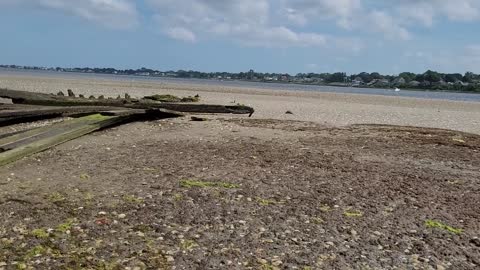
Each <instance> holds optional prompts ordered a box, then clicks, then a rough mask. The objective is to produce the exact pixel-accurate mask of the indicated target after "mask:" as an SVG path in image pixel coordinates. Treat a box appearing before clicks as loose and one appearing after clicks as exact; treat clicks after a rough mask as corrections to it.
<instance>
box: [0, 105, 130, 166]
mask: <svg viewBox="0 0 480 270" xmlns="http://www.w3.org/2000/svg"><path fill="white" fill-rule="evenodd" d="M134 116H135V114H131V115H124V116H107V115H101V114H93V115H89V116H85V117H81V118H77V119H73V120H70V121H65V122H62V123H58V124H54V125H52V126H49V127H43V128H38V129H34V130H29V131H28V132H25V133H21V134H16V135H14V136H10V137H7V138H3V139H1V140H0V166H3V165H6V164H8V163H11V162H13V161H16V160H18V159H21V158H23V157H26V156H29V155H32V154H35V153H38V152H41V151H44V150H47V149H49V148H51V147H53V146H56V145H59V144H62V143H64V142H67V141H70V140H73V139H75V138H78V137H81V136H83V135H86V134H89V133H91V132H94V131H96V130H99V129H102V128H106V127H109V126H112V125H115V124H119V123H122V122H125V121H128V120H129V119H130V118H131V117H134Z"/></svg>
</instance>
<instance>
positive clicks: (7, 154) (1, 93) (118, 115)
mask: <svg viewBox="0 0 480 270" xmlns="http://www.w3.org/2000/svg"><path fill="white" fill-rule="evenodd" d="M0 98H6V99H10V100H11V101H12V103H13V104H3V105H2V104H0V127H1V126H8V125H12V124H17V123H26V122H32V121H37V120H44V119H51V118H58V117H66V116H69V117H74V118H73V119H71V120H65V121H61V122H59V123H55V124H52V125H49V126H45V127H39V128H34V129H30V130H25V131H19V132H13V133H10V134H3V135H1V136H0V166H3V165H6V164H8V163H11V162H13V161H16V160H18V159H21V158H23V157H25V156H28V155H32V154H34V153H38V152H41V151H44V150H46V149H49V148H51V147H54V146H56V145H59V144H62V143H64V142H67V141H70V140H73V139H76V138H78V137H81V136H84V135H86V134H89V133H92V132H94V131H97V130H99V129H104V128H108V127H111V126H114V125H119V124H123V123H125V122H130V121H136V120H149V119H159V118H171V117H182V116H184V115H185V113H200V114H248V115H249V116H251V115H252V114H253V112H254V109H253V108H251V107H247V106H243V105H233V106H224V105H212V104H193V103H186V102H159V101H155V100H152V99H149V98H142V99H133V98H131V97H130V96H129V95H128V94H127V95H125V98H117V99H112V98H108V99H106V98H103V97H99V98H94V97H91V98H88V99H87V98H84V97H83V96H79V97H76V96H75V94H74V93H73V91H71V90H69V91H68V96H65V95H64V94H63V93H61V94H60V93H59V94H57V95H53V94H41V93H32V92H26V91H16V90H8V89H0ZM187 100H188V99H187Z"/></svg>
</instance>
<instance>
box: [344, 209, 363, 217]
mask: <svg viewBox="0 0 480 270" xmlns="http://www.w3.org/2000/svg"><path fill="white" fill-rule="evenodd" d="M343 215H344V216H346V217H361V216H363V213H362V212H361V211H359V210H346V211H345V212H343Z"/></svg>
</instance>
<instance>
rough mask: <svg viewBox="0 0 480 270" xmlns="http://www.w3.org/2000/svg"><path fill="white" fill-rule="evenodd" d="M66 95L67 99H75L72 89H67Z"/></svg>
mask: <svg viewBox="0 0 480 270" xmlns="http://www.w3.org/2000/svg"><path fill="white" fill-rule="evenodd" d="M67 93H68V96H69V97H75V93H73V91H72V89H68V90H67Z"/></svg>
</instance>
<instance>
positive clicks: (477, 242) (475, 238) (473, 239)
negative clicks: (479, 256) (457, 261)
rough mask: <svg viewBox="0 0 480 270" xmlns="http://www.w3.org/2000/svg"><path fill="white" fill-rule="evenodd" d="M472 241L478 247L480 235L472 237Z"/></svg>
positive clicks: (479, 245)
mask: <svg viewBox="0 0 480 270" xmlns="http://www.w3.org/2000/svg"><path fill="white" fill-rule="evenodd" d="M470 243H471V244H473V245H475V246H477V247H480V239H479V238H478V237H474V238H472V240H470Z"/></svg>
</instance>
